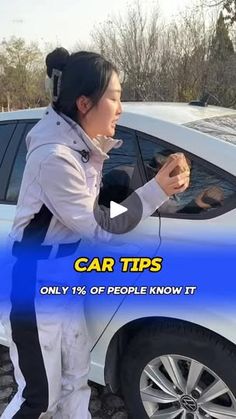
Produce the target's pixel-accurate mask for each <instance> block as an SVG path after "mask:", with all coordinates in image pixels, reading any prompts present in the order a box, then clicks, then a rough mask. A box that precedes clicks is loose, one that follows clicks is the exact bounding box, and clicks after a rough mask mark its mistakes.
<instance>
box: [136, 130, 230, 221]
mask: <svg viewBox="0 0 236 419" xmlns="http://www.w3.org/2000/svg"><path fill="white" fill-rule="evenodd" d="M139 144H140V149H141V154H142V159H143V163H144V169H145V173H146V178H147V180H150V179H151V178H152V177H154V176H155V174H156V173H157V172H158V170H160V168H161V166H162V165H163V164H164V162H165V160H166V159H167V157H168V156H169V155H170V154H171V153H176V152H178V151H181V152H182V150H178V149H177V148H176V147H174V146H172V145H169V144H167V143H165V142H163V141H162V140H159V139H155V138H153V137H148V136H145V135H144V134H139ZM184 154H185V156H186V157H187V159H188V160H189V163H190V165H191V182H190V186H189V188H188V189H187V190H186V191H185V192H183V193H181V194H178V195H176V196H174V197H172V198H170V199H169V201H168V202H167V203H165V204H163V205H162V206H161V207H160V208H159V212H160V213H161V214H163V215H168V216H172V217H179V216H180V214H181V217H183V216H184V215H186V217H187V218H189V217H191V216H193V215H194V218H195V217H196V215H197V217H198V216H199V217H202V215H203V214H204V213H205V214H206V213H207V214H208V215H209V216H215V214H216V210H219V209H221V210H223V208H224V207H225V206H226V205H227V206H228V204H229V203H230V202H232V198H233V199H234V202H235V195H236V183H235V181H233V180H232V181H231V180H228V179H227V174H226V173H225V172H223V171H221V170H220V169H218V168H216V167H214V166H212V165H211V164H210V163H207V162H205V161H203V160H201V159H199V158H196V157H194V156H191V155H190V154H189V153H186V152H184ZM223 212H224V211H223Z"/></svg>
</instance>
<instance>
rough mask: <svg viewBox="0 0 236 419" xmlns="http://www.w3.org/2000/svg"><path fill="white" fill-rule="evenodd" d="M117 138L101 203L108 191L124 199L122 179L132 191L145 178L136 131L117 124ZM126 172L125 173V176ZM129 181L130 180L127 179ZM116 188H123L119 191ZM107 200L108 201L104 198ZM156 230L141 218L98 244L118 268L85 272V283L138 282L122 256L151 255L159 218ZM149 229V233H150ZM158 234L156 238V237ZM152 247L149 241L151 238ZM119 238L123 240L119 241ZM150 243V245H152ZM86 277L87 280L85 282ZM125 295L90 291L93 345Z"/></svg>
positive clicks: (106, 166)
mask: <svg viewBox="0 0 236 419" xmlns="http://www.w3.org/2000/svg"><path fill="white" fill-rule="evenodd" d="M115 138H117V139H122V140H123V145H122V146H121V147H120V148H118V149H112V151H111V152H110V153H109V157H110V158H109V159H108V160H106V161H105V163H104V168H103V185H104V184H105V183H106V184H107V185H108V186H110V188H111V194H110V192H109V188H106V189H105V196H103V189H101V194H100V195H101V201H100V203H101V204H104V203H105V204H106V205H107V204H108V202H107V201H106V194H107V193H109V195H112V197H113V198H112V199H114V200H117V202H119V203H120V202H122V200H123V199H125V197H126V196H125V193H123V189H122V191H121V190H120V189H117V188H119V186H121V184H122V182H123V186H125V187H126V186H128V189H129V193H131V191H132V190H135V189H137V188H138V187H140V186H142V185H143V184H144V183H145V182H146V179H145V172H144V169H143V164H142V160H141V155H140V150H139V146H138V142H137V136H136V134H135V131H134V130H132V129H128V128H126V127H124V126H118V127H117V129H116V133H115ZM124 174H125V176H123V175H124ZM126 182H128V184H127V183H126ZM116 190H119V192H120V191H121V193H120V195H119V193H118V194H116ZM104 200H105V202H104ZM154 221H155V230H154V231H149V232H148V231H147V229H146V225H147V220H144V221H142V222H141V223H140V224H139V225H138V226H137V227H136V228H134V229H133V230H132V231H129V232H128V233H126V234H122V235H121V236H122V237H119V235H117V237H116V239H115V241H116V242H115V244H114V245H113V244H112V243H110V244H108V245H106V244H104V245H103V246H102V248H101V249H100V248H98V247H97V248H96V249H95V253H94V256H100V257H103V256H104V257H105V256H107V257H113V258H114V259H115V261H116V269H115V270H114V272H113V273H97V272H95V273H89V274H84V275H83V276H82V279H81V280H82V285H86V286H87V287H89V288H90V289H91V287H92V286H99V285H100V286H113V287H115V286H119V287H122V286H128V285H132V284H134V283H135V282H136V280H137V278H138V277H139V275H140V273H139V272H132V273H129V272H122V271H121V265H120V264H119V258H120V257H122V256H129V257H131V256H132V257H135V256H151V254H154V253H155V250H156V249H157V247H158V245H159V228H158V222H159V220H158V218H156V219H155V220H154ZM148 233H149V234H148ZM154 235H155V240H153V237H154ZM149 238H151V242H149V248H148V250H147V248H146V245H147V241H148V239H149ZM119 242H120V244H119ZM150 244H151V248H150ZM83 281H84V282H83ZM123 299H124V295H122V294H119V295H109V296H107V295H106V294H103V295H99V296H96V295H95V296H93V295H87V297H86V300H85V311H86V320H87V323H88V327H89V333H90V337H91V341H92V345H95V343H96V341H97V340H98V339H99V337H100V335H101V334H102V332H103V331H104V329H105V328H106V326H107V325H108V324H109V322H110V321H111V319H112V318H113V316H114V315H115V313H116V311H117V309H118V308H119V306H120V304H121V302H122V301H123Z"/></svg>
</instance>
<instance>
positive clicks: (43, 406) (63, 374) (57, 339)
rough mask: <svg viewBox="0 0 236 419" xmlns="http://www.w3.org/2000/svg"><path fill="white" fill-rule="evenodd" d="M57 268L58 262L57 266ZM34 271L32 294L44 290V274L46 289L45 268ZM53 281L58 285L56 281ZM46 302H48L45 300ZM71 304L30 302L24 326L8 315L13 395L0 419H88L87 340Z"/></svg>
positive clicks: (78, 307)
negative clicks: (31, 309)
mask: <svg viewBox="0 0 236 419" xmlns="http://www.w3.org/2000/svg"><path fill="white" fill-rule="evenodd" d="M62 259H64V258H62ZM60 263H62V262H61V261H59V260H58V261H57V264H59V265H60ZM63 263H64V262H63ZM38 265H39V266H38V274H37V277H38V279H37V288H38V287H40V285H42V284H43V285H45V284H46V282H45V272H46V273H47V283H48V284H50V280H49V282H48V278H49V277H50V266H49V264H45V262H39V263H38ZM40 265H41V266H40ZM53 270H54V272H55V269H54V268H52V272H53ZM40 271H41V273H42V274H40V273H39V272H40ZM59 271H60V266H59V270H57V272H59ZM43 272H44V273H43ZM28 274H29V276H30V273H28ZM62 276H63V275H62ZM43 278H44V279H43ZM52 278H53V275H52V276H51V281H53V283H54V284H55V278H54V280H53V279H52ZM58 280H59V282H60V278H59V279H58V277H57V281H58ZM59 282H57V283H59ZM75 285H76V284H75ZM46 298H48V299H50V297H49V296H47V297H46ZM73 298H77V300H76V302H75V301H73V303H72V304H70V300H67V299H63V297H60V298H59V299H58V301H56V304H55V297H53V299H54V302H53V304H50V300H48V302H49V304H44V301H43V299H42V297H41V298H40V299H39V300H38V299H37V298H36V299H35V302H34V308H35V310H34V311H35V313H34V314H35V316H32V318H31V320H30V322H29V321H26V322H25V320H24V318H22V319H23V321H18V316H17V315H16V314H15V320H14V321H13V318H12V313H11V317H10V319H11V321H8V322H7V324H5V326H6V327H7V331H8V333H9V335H10V341H11V346H10V357H11V360H12V362H13V364H14V371H15V379H16V381H17V384H18V392H17V393H16V395H15V397H14V398H13V399H12V401H11V402H10V404H9V405H8V406H7V408H6V409H5V411H4V413H3V414H2V416H1V419H13V418H14V419H26V418H27V419H39V418H40V419H41V418H44V419H51V418H53V419H90V418H91V415H90V413H89V411H88V405H89V398H90V389H89V387H88V384H87V380H88V372H89V365H90V353H89V338H88V333H87V328H86V322H85V318H84V310H83V304H82V301H81V297H73ZM16 320H17V322H16ZM15 323H17V326H15Z"/></svg>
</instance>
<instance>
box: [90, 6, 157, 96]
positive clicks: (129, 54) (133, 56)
mask: <svg viewBox="0 0 236 419" xmlns="http://www.w3.org/2000/svg"><path fill="white" fill-rule="evenodd" d="M161 30H162V26H161V23H160V21H159V10H158V7H157V6H156V7H154V8H153V9H152V10H151V11H150V14H149V15H148V14H147V12H144V10H143V9H142V7H141V5H140V3H139V2H137V3H136V4H135V5H134V6H133V7H130V8H129V9H128V12H127V15H126V16H125V17H121V16H118V17H112V18H111V19H109V20H108V21H106V22H105V24H103V25H102V26H100V27H98V28H96V29H95V31H94V32H93V34H92V37H93V40H94V43H95V45H96V47H97V49H98V50H99V51H100V52H101V53H102V54H103V55H105V56H106V57H107V58H108V59H110V60H111V61H113V62H114V63H115V64H116V66H117V67H118V69H119V70H120V71H121V73H122V76H123V89H124V99H129V100H148V99H151V98H153V97H154V98H156V99H158V98H159V99H160V96H159V92H158V90H159V80H158V77H157V74H158V71H159V68H160V60H159V40H160V35H159V34H160V32H161Z"/></svg>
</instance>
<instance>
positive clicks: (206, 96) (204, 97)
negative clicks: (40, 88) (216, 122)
mask: <svg viewBox="0 0 236 419" xmlns="http://www.w3.org/2000/svg"><path fill="white" fill-rule="evenodd" d="M210 98H213V99H215V100H216V101H217V102H218V104H219V105H221V103H220V101H219V99H218V98H217V97H216V96H215V95H213V94H212V93H210V92H205V93H203V95H202V97H201V98H200V99H198V100H192V101H191V102H189V105H191V106H202V107H205V106H208V100H209V99H210Z"/></svg>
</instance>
